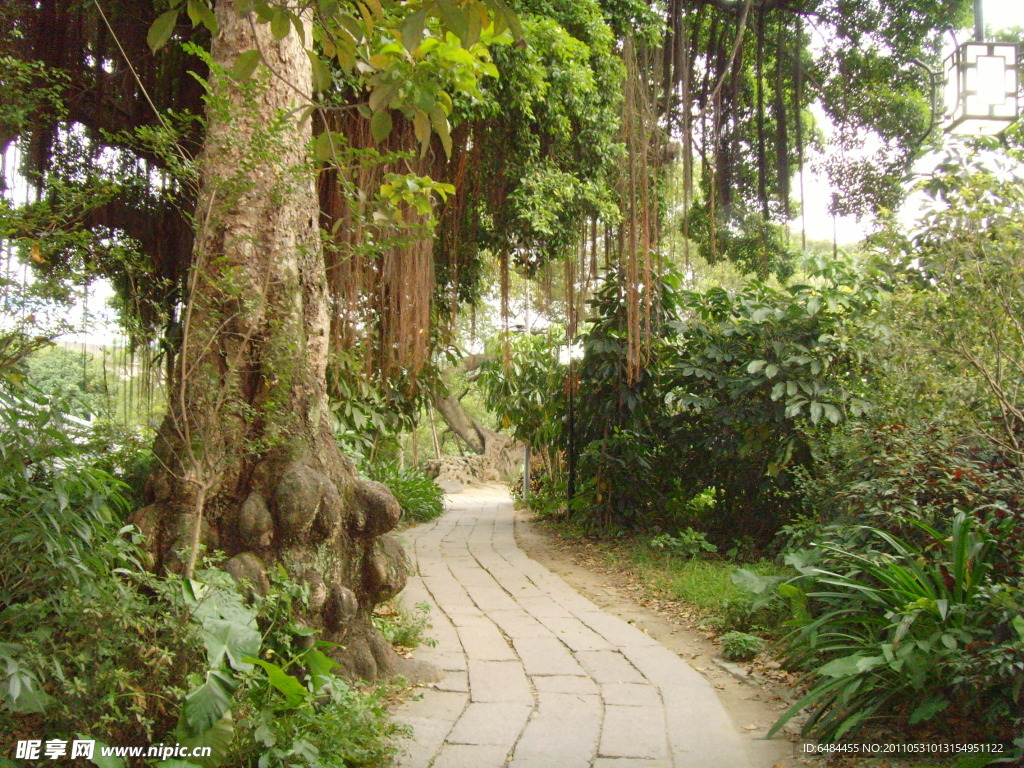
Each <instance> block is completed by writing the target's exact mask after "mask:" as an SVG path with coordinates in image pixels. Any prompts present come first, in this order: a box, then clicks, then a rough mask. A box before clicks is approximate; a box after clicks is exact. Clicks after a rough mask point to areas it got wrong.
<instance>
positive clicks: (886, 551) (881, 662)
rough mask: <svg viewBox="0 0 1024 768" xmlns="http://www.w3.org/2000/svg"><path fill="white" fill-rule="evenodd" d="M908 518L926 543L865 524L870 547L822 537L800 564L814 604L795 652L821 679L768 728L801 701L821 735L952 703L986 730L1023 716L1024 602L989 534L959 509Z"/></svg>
mask: <svg viewBox="0 0 1024 768" xmlns="http://www.w3.org/2000/svg"><path fill="white" fill-rule="evenodd" d="M911 524H912V527H914V528H916V529H918V530H919V531H920V532H921V533H922V534H923V536H924V538H925V544H923V545H921V546H915V545H914V544H911V543H910V542H908V541H907V540H905V539H902V538H899V537H897V536H894V535H892V534H890V533H887V532H886V531H884V530H881V529H877V528H864V530H865V532H866V533H867V534H868V537H869V539H870V541H871V542H872V543H871V545H870V546H863V545H862V546H860V547H858V548H857V549H843V548H840V547H837V546H834V545H826V546H824V547H822V550H823V557H822V560H821V561H820V562H818V563H816V564H814V565H808V566H806V567H805V568H804V569H803V573H804V575H805V576H806V577H810V578H812V579H813V580H814V582H813V586H812V587H810V588H809V589H807V590H806V591H805V594H806V598H807V604H808V607H809V609H810V613H809V614H808V613H806V612H800V613H798V615H797V617H796V624H797V627H796V629H795V630H794V631H793V634H792V635H791V637H790V638H789V644H790V647H789V658H790V661H791V662H792V663H797V664H802V665H804V666H806V667H808V668H810V669H812V670H813V674H814V677H815V678H816V682H815V684H814V685H813V687H812V688H811V690H810V691H809V693H808V694H807V695H806V696H804V697H803V698H802V699H801V700H800V701H798V702H797V703H796V704H795V705H794V706H793V707H792V708H790V710H789V711H788V712H786V713H785V714H784V715H783V716H782V718H780V720H779V722H777V723H776V724H775V726H773V729H772V732H775V731H777V730H778V729H779V728H781V727H782V725H783V724H784V723H785V722H787V721H788V720H789V719H790V718H792V717H793V716H794V715H795V714H796V713H797V712H798V711H800V710H801V709H803V708H805V707H807V708H809V709H810V711H811V716H810V718H809V719H808V721H807V722H806V724H805V725H804V727H803V732H804V734H805V735H813V736H815V737H818V738H822V739H826V740H834V739H838V738H841V737H843V736H844V735H846V734H849V733H852V732H854V731H855V730H856V729H857V728H860V727H862V726H863V725H865V724H866V723H868V722H871V721H872V720H875V719H878V718H880V717H883V716H892V715H893V714H894V713H899V715H900V716H901V718H902V719H904V720H905V721H906V722H907V723H909V724H910V725H914V724H916V723H918V722H922V721H925V720H929V719H931V718H932V717H934V716H935V715H937V714H938V713H939V712H942V711H944V710H946V709H947V708H950V707H952V708H953V709H955V710H958V711H960V712H966V713H971V714H972V715H974V716H975V718H977V719H978V722H979V725H980V726H981V727H985V726H987V727H989V728H992V727H995V726H996V724H997V723H998V724H1001V725H1003V726H1006V725H1009V724H1010V723H1011V720H1012V719H1013V718H1014V717H1016V716H1018V715H1017V714H1015V713H1017V704H1016V702H1017V700H1018V699H1019V696H1020V693H1021V686H1022V684H1024V664H1022V663H1021V662H1020V661H1019V659H1020V654H1021V653H1022V652H1024V623H1022V622H1021V621H1020V619H1019V616H1018V613H1019V611H1020V610H1021V608H1022V607H1024V604H1022V602H1021V597H1020V593H1019V588H1017V587H1013V586H1010V585H1008V584H1005V583H1001V581H1000V579H1001V575H1000V574H999V573H998V572H997V570H996V569H995V568H994V559H993V557H992V551H993V549H994V544H995V541H994V537H993V535H992V534H991V532H990V531H989V530H987V529H986V527H985V526H984V525H982V524H980V523H979V522H978V521H976V520H975V519H974V516H971V515H967V514H965V513H964V512H962V511H958V512H957V513H956V515H955V516H954V517H953V519H952V521H951V523H950V524H949V525H948V527H947V526H945V525H944V526H941V527H933V526H931V525H928V524H927V523H923V522H920V521H911ZM790 591H793V590H792V588H791V589H790ZM801 591H803V590H801ZM1014 617H1017V618H1016V619H1015V618H1014ZM823 661H824V662H825V663H822V662H823ZM1003 735H1004V736H1005V735H1007V734H1003Z"/></svg>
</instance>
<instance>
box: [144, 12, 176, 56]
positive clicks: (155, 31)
mask: <svg viewBox="0 0 1024 768" xmlns="http://www.w3.org/2000/svg"><path fill="white" fill-rule="evenodd" d="M180 12H181V9H179V8H176V9H174V10H173V11H167V13H161V14H160V15H159V16H157V17H156V21H154V22H153V24H152V25H151V26H150V28H149V32H147V33H146V42H147V43H148V44H149V48H150V50H152V51H153V53H156V52H157V51H159V50H160V49H161V48H163V47H164V46H165V45H166V44H167V41H168V40H170V39H171V35H172V34H174V27H175V25H177V23H178V14H179V13H180Z"/></svg>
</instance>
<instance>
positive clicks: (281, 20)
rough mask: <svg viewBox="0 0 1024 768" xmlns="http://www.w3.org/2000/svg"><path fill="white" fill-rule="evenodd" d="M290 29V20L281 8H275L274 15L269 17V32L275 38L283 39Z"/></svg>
mask: <svg viewBox="0 0 1024 768" xmlns="http://www.w3.org/2000/svg"><path fill="white" fill-rule="evenodd" d="M291 29H292V20H291V19H289V18H288V14H287V13H286V12H285V11H284V9H283V8H275V9H274V15H273V16H272V17H271V19H270V33H271V34H272V35H273V36H274V39H275V40H284V39H285V38H286V37H288V33H289V32H291Z"/></svg>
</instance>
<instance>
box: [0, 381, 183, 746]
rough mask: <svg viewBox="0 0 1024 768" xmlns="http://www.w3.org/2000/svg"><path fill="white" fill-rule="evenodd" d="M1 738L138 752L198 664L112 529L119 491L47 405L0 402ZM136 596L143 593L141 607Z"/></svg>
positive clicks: (123, 533)
mask: <svg viewBox="0 0 1024 768" xmlns="http://www.w3.org/2000/svg"><path fill="white" fill-rule="evenodd" d="M0 398H2V402H0V419H2V423H3V427H2V429H0V462H2V464H3V467H2V470H0V521H2V525H0V529H2V533H0V537H2V540H0V546H2V548H3V550H4V552H5V553H6V556H5V558H4V561H3V563H2V565H0V635H2V636H4V637H10V638H17V642H16V643H10V644H5V645H4V646H3V647H2V648H3V657H4V660H5V663H6V677H5V680H4V682H5V684H4V686H3V688H4V690H3V693H2V700H3V704H4V707H3V711H2V712H0V721H3V727H2V729H3V730H4V731H5V732H14V729H15V727H16V725H15V721H16V718H18V717H19V716H22V715H25V714H32V715H33V716H35V717H37V718H40V721H41V722H43V723H44V724H46V726H47V728H48V730H47V733H51V734H53V736H54V737H58V736H60V737H66V736H69V735H72V734H74V733H77V732H81V731H85V730H88V731H90V732H91V733H93V734H95V735H96V736H97V737H98V738H103V739H105V740H107V741H109V742H111V743H146V742H151V741H153V740H154V738H155V737H156V736H159V735H161V734H163V733H166V732H167V730H168V728H170V727H173V721H174V711H175V707H176V702H177V701H178V700H179V699H180V697H181V696H183V695H184V693H185V690H186V677H187V675H188V674H189V673H190V672H191V671H192V670H195V669H196V668H197V666H198V664H199V661H200V659H201V655H200V654H199V653H198V644H197V640H196V638H195V636H194V634H193V633H192V631H191V630H189V629H188V621H187V614H186V612H185V611H184V609H183V606H182V605H181V603H180V601H177V600H176V599H175V596H174V593H173V590H172V589H170V588H169V587H168V585H167V583H166V582H163V581H162V580H159V579H155V578H152V577H149V576H147V575H146V574H145V572H144V570H143V568H142V563H143V562H144V561H145V555H144V553H143V552H142V551H141V550H139V549H138V548H137V547H136V546H135V545H134V544H133V543H132V541H131V540H130V538H128V536H127V534H128V533H129V531H130V529H128V528H122V527H121V525H122V524H121V522H120V519H121V518H122V517H123V515H124V514H125V506H126V504H125V502H124V500H123V499H122V498H121V496H120V493H121V491H122V490H123V489H124V486H123V485H122V483H120V482H119V481H118V480H116V479H114V478H113V477H112V476H111V475H110V474H109V473H108V472H106V471H104V470H103V469H102V468H101V467H100V462H99V461H98V460H97V459H96V458H95V454H94V453H93V452H92V451H91V450H90V446H89V444H88V440H87V432H86V431H85V429H84V428H83V427H82V426H81V424H80V422H76V421H75V420H74V419H72V418H71V417H68V416H66V415H65V414H64V413H63V411H62V408H61V404H60V403H59V402H57V401H51V400H47V399H46V398H44V397H42V396H40V395H38V394H26V395H11V394H9V393H3V394H0ZM144 593H145V594H144Z"/></svg>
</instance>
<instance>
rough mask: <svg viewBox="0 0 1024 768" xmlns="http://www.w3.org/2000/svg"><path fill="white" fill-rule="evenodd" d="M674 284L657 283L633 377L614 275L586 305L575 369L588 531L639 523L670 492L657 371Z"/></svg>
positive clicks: (673, 280)
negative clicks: (643, 352) (646, 339)
mask: <svg viewBox="0 0 1024 768" xmlns="http://www.w3.org/2000/svg"><path fill="white" fill-rule="evenodd" d="M677 281H678V276H676V275H672V274H669V275H666V276H664V277H663V278H662V279H661V280H659V283H658V288H657V291H656V292H655V295H654V297H653V299H652V309H651V337H652V338H651V343H650V351H649V352H648V353H647V356H646V359H645V360H644V363H645V364H644V365H642V366H641V367H640V369H639V370H638V371H636V372H635V374H631V372H630V366H629V363H628V361H629V356H630V351H629V341H628V338H629V334H628V323H629V320H628V317H627V315H628V312H627V308H626V300H625V288H624V286H623V284H622V282H621V280H620V279H619V277H617V276H615V275H607V276H606V278H605V280H604V283H603V284H602V285H601V287H600V288H599V289H598V290H597V291H596V293H595V295H594V298H593V299H592V300H591V302H590V304H591V308H592V311H593V317H592V321H591V324H590V327H589V328H588V329H587V330H586V332H585V333H584V335H583V338H582V342H583V352H584V355H583V360H582V361H581V362H580V363H579V365H578V367H577V371H578V376H579V381H578V385H577V396H576V408H577V414H578V415H577V418H576V440H577V444H578V445H579V446H580V462H579V464H580V473H581V476H582V477H583V478H584V484H583V489H582V492H581V495H580V498H581V501H580V503H579V507H580V508H582V509H583V510H584V511H585V514H586V516H587V517H586V522H587V523H588V524H589V525H591V526H592V527H596V528H608V527H612V526H640V525H643V524H644V522H645V520H648V519H650V518H651V516H652V515H653V514H654V513H655V512H656V510H658V509H659V508H660V506H661V505H662V503H663V500H664V499H665V498H666V497H667V496H668V495H669V493H668V492H667V488H666V484H668V483H671V482H672V470H671V469H669V468H668V467H666V466H664V464H662V463H661V462H662V460H663V459H665V458H666V454H665V450H666V448H667V447H668V446H667V443H666V440H665V436H664V435H665V433H664V427H665V421H664V420H665V416H666V410H665V393H664V388H663V387H664V381H663V373H664V365H665V362H666V360H667V359H668V357H669V355H670V345H671V342H672V340H673V338H674V331H673V329H672V327H671V323H670V320H671V319H672V318H673V317H674V312H675V307H676V303H675V302H676V293H675V285H676V284H677Z"/></svg>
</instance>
